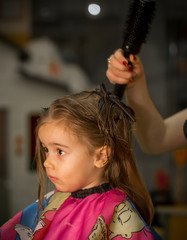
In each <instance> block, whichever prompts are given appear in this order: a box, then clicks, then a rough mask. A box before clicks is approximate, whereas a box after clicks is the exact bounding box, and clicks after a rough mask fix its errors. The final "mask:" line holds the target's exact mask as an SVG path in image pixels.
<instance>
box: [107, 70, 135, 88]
mask: <svg viewBox="0 0 187 240" xmlns="http://www.w3.org/2000/svg"><path fill="white" fill-rule="evenodd" d="M111 68H112V67H111ZM111 68H110V69H107V71H106V76H107V78H108V79H109V81H110V82H111V83H112V84H115V83H118V84H127V83H129V82H130V81H132V78H133V73H132V72H130V71H120V70H118V69H116V68H114V69H113V70H111Z"/></svg>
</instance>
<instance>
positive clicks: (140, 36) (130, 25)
mask: <svg viewBox="0 0 187 240" xmlns="http://www.w3.org/2000/svg"><path fill="white" fill-rule="evenodd" d="M155 8H156V1H155V0H133V1H132V2H131V4H130V8H129V13H128V15H127V20H126V23H125V28H124V32H123V36H124V37H123V44H122V49H123V51H124V56H125V58H126V59H127V60H128V64H129V65H132V63H131V62H130V60H129V56H130V54H138V53H139V52H140V49H141V46H142V44H143V43H145V42H146V40H147V39H146V38H147V35H148V32H149V28H150V25H151V23H152V20H153V16H154V13H155ZM125 87H126V85H120V84H115V86H114V94H115V95H117V96H118V97H119V98H120V99H122V97H123V93H124V90H125Z"/></svg>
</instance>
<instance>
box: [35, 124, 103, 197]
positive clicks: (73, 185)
mask: <svg viewBox="0 0 187 240" xmlns="http://www.w3.org/2000/svg"><path fill="white" fill-rule="evenodd" d="M38 135H39V139H40V142H41V144H42V147H43V148H44V151H45V154H46V160H45V162H44V166H45V168H46V172H47V175H48V177H49V179H50V180H51V181H52V182H53V183H54V185H55V186H56V188H57V189H58V190H59V191H63V192H73V191H76V190H79V189H85V188H91V187H94V186H98V185H99V184H101V183H103V182H104V180H103V174H104V170H103V168H99V167H97V166H96V165H97V164H96V162H97V158H98V151H97V150H96V151H95V152H94V153H93V154H92V155H91V154H90V153H89V150H88V147H87V145H86V142H85V143H83V141H80V140H79V138H78V137H77V136H75V135H74V134H73V133H72V132H71V130H67V128H65V126H64V125H63V123H61V124H59V123H58V122H50V123H45V124H44V125H42V126H41V127H40V129H39V133H38ZM80 139H81V136H80Z"/></svg>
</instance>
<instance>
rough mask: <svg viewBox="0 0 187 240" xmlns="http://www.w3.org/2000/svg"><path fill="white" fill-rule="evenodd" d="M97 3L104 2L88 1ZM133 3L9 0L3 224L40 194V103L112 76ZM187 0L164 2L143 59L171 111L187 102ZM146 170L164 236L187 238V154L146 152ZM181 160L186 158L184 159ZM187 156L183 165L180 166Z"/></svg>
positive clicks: (1, 39) (0, 53) (1, 28)
mask: <svg viewBox="0 0 187 240" xmlns="http://www.w3.org/2000/svg"><path fill="white" fill-rule="evenodd" d="M91 3H94V4H97V5H96V6H94V7H93V6H91V7H89V4H91ZM129 4H130V0H115V1H113V0H92V1H90V0H53V1H51V0H0V189H1V190H0V206H1V207H0V225H2V224H3V223H4V222H5V221H7V220H8V219H9V218H11V217H12V216H13V215H14V214H16V213H17V212H18V211H20V210H21V209H23V208H24V207H25V206H27V205H28V204H30V203H31V202H32V201H34V200H36V199H37V176H36V170H35V167H34V166H33V165H32V162H33V158H34V145H35V136H34V128H35V126H36V120H37V118H38V115H39V112H40V110H41V108H43V107H48V106H49V104H50V103H51V102H52V101H53V100H54V99H56V98H58V97H60V96H61V95H64V94H67V93H72V92H76V91H79V90H83V89H87V88H93V87H96V86H97V85H98V84H100V83H102V82H104V83H105V84H106V85H107V87H108V88H111V89H112V86H111V85H110V84H109V82H108V80H107V78H106V75H105V72H106V69H107V58H108V57H109V56H110V55H111V54H112V53H113V52H114V51H115V49H117V48H120V47H121V46H122V39H123V26H124V23H125V20H126V17H127V14H128V10H129ZM186 11H187V1H186V0H178V1H174V0H165V1H162V0H157V10H156V14H155V17H154V20H153V24H152V25H151V28H150V33H149V35H148V39H147V43H146V44H144V45H143V46H142V49H141V53H140V57H141V59H142V61H143V64H144V68H145V72H146V76H147V83H148V87H149V91H150V94H151V97H152V99H153V101H154V103H155V105H156V106H157V108H158V109H159V111H160V113H161V114H162V116H163V117H164V118H165V117H167V116H170V115H171V114H174V113H175V112H177V111H179V110H181V109H183V108H186V106H187V16H186ZM134 150H135V154H136V157H137V162H138V167H139V169H140V172H141V174H142V176H143V179H144V181H145V184H146V186H147V188H148V190H149V192H150V194H151V196H152V199H153V202H154V204H155V209H156V215H155V219H154V225H155V226H157V227H158V229H159V231H160V234H161V235H162V236H163V238H164V239H168V240H173V239H180V238H181V239H184V238H185V237H186V236H187V229H186V226H187V164H185V163H186V162H187V153H186V152H187V151H186V149H181V150H179V151H176V152H170V153H166V154H160V155H155V156H153V155H147V154H144V153H143V152H142V151H141V150H140V148H139V146H138V143H137V142H136V141H135V140H134ZM181 159H182V160H181ZM181 162H182V164H181Z"/></svg>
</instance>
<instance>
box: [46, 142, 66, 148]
mask: <svg viewBox="0 0 187 240" xmlns="http://www.w3.org/2000/svg"><path fill="white" fill-rule="evenodd" d="M50 145H54V146H57V147H63V148H70V147H68V146H67V145H64V144H60V143H51V144H50Z"/></svg>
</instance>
